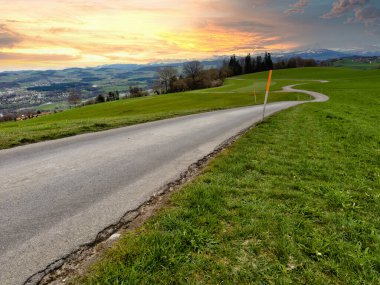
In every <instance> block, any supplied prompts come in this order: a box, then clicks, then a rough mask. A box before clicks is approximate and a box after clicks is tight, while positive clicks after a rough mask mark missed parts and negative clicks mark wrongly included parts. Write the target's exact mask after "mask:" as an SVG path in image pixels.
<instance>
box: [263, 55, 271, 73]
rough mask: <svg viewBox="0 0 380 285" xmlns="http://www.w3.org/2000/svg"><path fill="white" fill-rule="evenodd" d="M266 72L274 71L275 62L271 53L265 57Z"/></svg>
mask: <svg viewBox="0 0 380 285" xmlns="http://www.w3.org/2000/svg"><path fill="white" fill-rule="evenodd" d="M264 64H265V70H273V61H272V56H271V54H270V53H267V52H266V53H265V57H264Z"/></svg>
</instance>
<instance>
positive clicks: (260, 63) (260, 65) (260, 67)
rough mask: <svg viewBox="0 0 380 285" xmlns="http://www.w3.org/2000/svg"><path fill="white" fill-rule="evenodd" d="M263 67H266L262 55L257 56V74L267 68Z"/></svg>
mask: <svg viewBox="0 0 380 285" xmlns="http://www.w3.org/2000/svg"><path fill="white" fill-rule="evenodd" d="M263 65H264V62H263V59H262V57H261V56H260V55H259V56H257V58H256V70H257V72H260V71H264V69H265V66H263Z"/></svg>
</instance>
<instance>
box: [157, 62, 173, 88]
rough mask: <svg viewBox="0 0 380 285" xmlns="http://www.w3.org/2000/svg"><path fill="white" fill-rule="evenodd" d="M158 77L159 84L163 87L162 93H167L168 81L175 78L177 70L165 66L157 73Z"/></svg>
mask: <svg viewBox="0 0 380 285" xmlns="http://www.w3.org/2000/svg"><path fill="white" fill-rule="evenodd" d="M158 76H159V77H160V82H161V84H162V85H163V86H164V92H165V93H168V91H169V86H170V80H171V79H172V78H173V77H177V70H176V69H175V68H174V67H171V66H166V67H163V68H161V69H160V70H159V71H158Z"/></svg>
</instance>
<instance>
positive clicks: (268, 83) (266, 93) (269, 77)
mask: <svg viewBox="0 0 380 285" xmlns="http://www.w3.org/2000/svg"><path fill="white" fill-rule="evenodd" d="M272 73H273V70H269V76H268V82H267V87H266V89H265V100H264V109H263V120H264V117H265V109H266V107H267V102H268V95H269V89H270V82H271V80H272Z"/></svg>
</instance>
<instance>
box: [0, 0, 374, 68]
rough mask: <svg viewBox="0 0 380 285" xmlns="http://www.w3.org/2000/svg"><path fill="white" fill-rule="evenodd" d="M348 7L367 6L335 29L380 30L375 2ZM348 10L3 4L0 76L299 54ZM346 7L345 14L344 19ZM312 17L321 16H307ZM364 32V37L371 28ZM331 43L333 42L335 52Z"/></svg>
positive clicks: (269, 5)
mask: <svg viewBox="0 0 380 285" xmlns="http://www.w3.org/2000/svg"><path fill="white" fill-rule="evenodd" d="M347 1H348V4H350V3H351V4H352V2H353V1H354V2H355V1H357V2H365V5H364V6H362V7H364V8H363V9H359V8H360V6H359V4H360V3H359V4H355V3H354V5H353V6H352V9H354V10H352V15H351V16H350V17H348V16H347V17H348V18H349V19H351V18H352V19H351V20H349V19H346V20H345V21H341V22H340V23H336V22H334V25H335V26H336V27H335V28H336V29H337V30H339V29H342V30H344V29H345V26H346V25H347V24H348V22H350V21H351V22H352V25H357V26H356V28H357V30H358V29H359V28H360V26H359V24H360V23H359V22H361V23H365V25H366V26H369V25H370V24H371V23H373V24H377V18H378V15H377V12H376V11H377V10H376V9H377V8H376V7H375V6H376V5H375V6H373V5H374V4H371V3H370V2H371V1H370V0H347ZM318 2H319V3H318ZM320 2H324V4H323V5H320ZM343 2H344V3H343ZM316 4H318V5H317V6H314V10H313V5H316ZM345 4H347V3H345V1H327V0H326V1H325V0H324V1H317V0H314V1H313V0H310V1H307V0H301V1H291V0H289V1H275V0H265V1H264V0H242V1H227V0H218V1H217V0H208V1H207V0H196V1H190V0H183V1H172V0H164V1H158V0H152V1H137V0H107V1H106V0H60V1H53V0H13V1H4V0H0V9H1V11H2V12H1V13H2V17H1V19H0V69H6V68H11V69H17V68H63V67H67V66H94V65H100V64H111V63H147V62H154V61H166V60H173V59H192V58H209V57H213V56H218V55H229V54H232V53H236V54H243V53H247V52H262V51H266V50H268V51H280V50H289V49H297V48H301V47H305V46H307V45H310V46H311V45H313V44H315V43H318V44H320V42H321V41H324V39H323V34H322V35H321V34H318V33H317V31H318V26H316V25H315V23H313V22H312V21H315V19H317V20H319V21H325V22H326V21H332V20H331V19H333V18H335V15H338V16H340V15H343V14H348V13H349V12H350V10H349V7H348V6H349V5H348V4H347V5H345ZM342 5H343V6H342ZM341 6H342V7H343V10H339V11H338V9H339V7H341ZM368 7H375V8H376V9H375V10H374V11H375V12H373V13H369V12H370V11H368V10H366V9H365V8H368ZM308 11H317V12H315V13H314V12H313V13H312V14H311V15H307V13H308ZM337 13H338V14H337ZM301 14H302V15H303V16H304V17H305V18H304V19H303V18H300V17H301V16H300V15H301ZM323 15H324V16H323ZM322 16H323V17H322ZM366 17H367V19H366ZM339 27H340V28H339ZM322 28H323V27H322ZM322 28H321V29H322ZM362 29H363V32H365V31H364V30H365V29H364V25H363V27H362ZM311 33H315V35H314V38H315V40H313V39H312V37H311ZM330 38H331V37H330V36H329V38H328V39H326V42H329V44H330V45H331V42H332V43H333V42H334V41H333V39H330ZM338 38H339V37H338ZM327 40H329V41H327ZM330 40H331V41H330ZM336 42H337V46H336V47H337V48H339V46H338V45H339V41H338V39H337V41H336ZM340 42H342V40H341V41H340ZM372 44H373V45H376V44H379V42H373V43H372ZM329 47H331V46H329ZM332 47H333V46H332Z"/></svg>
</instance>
